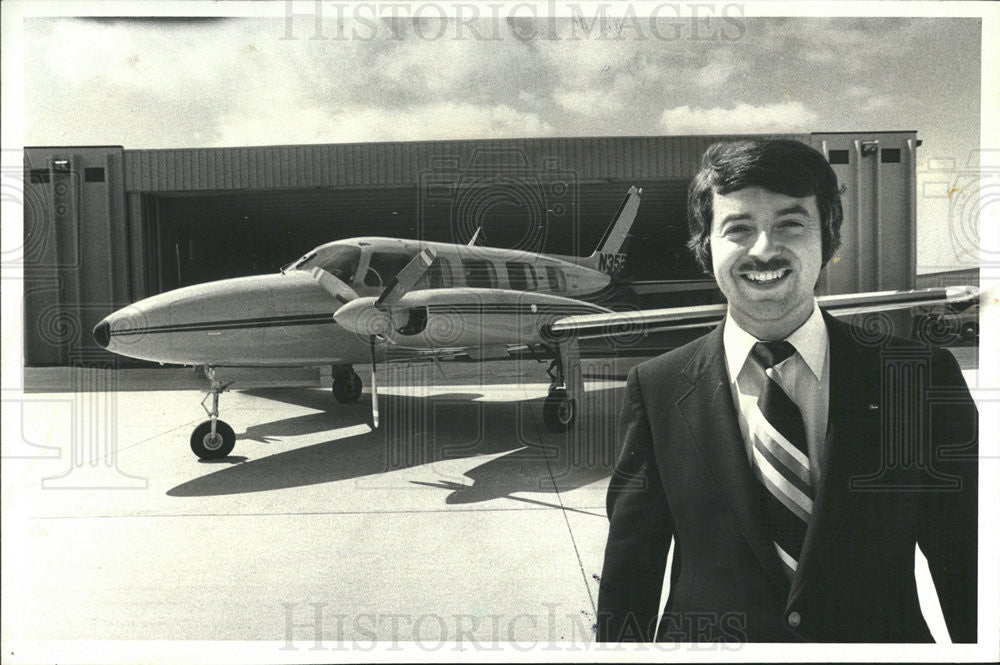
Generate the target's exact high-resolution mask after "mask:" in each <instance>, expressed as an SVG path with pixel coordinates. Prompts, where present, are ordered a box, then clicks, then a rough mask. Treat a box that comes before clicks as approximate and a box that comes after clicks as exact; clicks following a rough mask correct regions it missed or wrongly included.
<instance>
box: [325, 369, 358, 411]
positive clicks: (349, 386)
mask: <svg viewBox="0 0 1000 665" xmlns="http://www.w3.org/2000/svg"><path fill="white" fill-rule="evenodd" d="M363 388H364V386H363V385H362V383H361V377H360V376H358V374H357V372H353V371H352V372H347V373H346V374H340V375H337V376H334V377H333V397H334V399H336V400H337V401H338V402H340V403H341V404H347V403H351V402H357V401H358V399H360V398H361V391H362V390H363Z"/></svg>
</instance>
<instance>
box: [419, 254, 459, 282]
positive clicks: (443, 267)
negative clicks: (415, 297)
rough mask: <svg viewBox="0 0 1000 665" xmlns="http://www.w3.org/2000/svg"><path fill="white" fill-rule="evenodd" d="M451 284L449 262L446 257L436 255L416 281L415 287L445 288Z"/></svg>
mask: <svg viewBox="0 0 1000 665" xmlns="http://www.w3.org/2000/svg"><path fill="white" fill-rule="evenodd" d="M451 284H452V278H451V264H450V263H449V262H448V259H445V258H442V257H440V256H439V257H437V258H435V259H434V260H433V261H432V262H431V265H430V267H428V268H427V272H426V273H424V275H423V276H421V278H420V279H419V280H418V281H417V286H416V287H415V288H417V289H446V288H448V287H449V286H451Z"/></svg>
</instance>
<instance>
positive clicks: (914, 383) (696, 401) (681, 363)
mask: <svg viewBox="0 0 1000 665" xmlns="http://www.w3.org/2000/svg"><path fill="white" fill-rule="evenodd" d="M824 316H825V319H826V323H827V329H828V331H829V335H830V413H829V423H830V428H829V432H830V434H829V438H828V441H827V448H826V453H825V459H824V460H823V465H822V474H823V477H822V480H821V483H820V486H819V487H818V488H817V496H816V502H815V506H814V511H813V517H812V521H811V524H810V527H809V531H808V533H807V536H806V542H805V545H804V547H803V551H802V554H801V556H800V558H799V568H798V572H797V573H796V577H795V580H794V581H793V582H792V584H791V585H790V588H789V586H788V583H787V581H785V579H784V578H783V577H782V574H781V572H780V569H779V562H778V559H777V555H776V554H775V551H774V548H773V546H772V544H771V542H770V540H769V538H768V537H767V535H766V531H765V529H764V526H763V523H762V517H761V511H760V499H761V496H762V492H763V490H762V489H761V485H760V483H759V481H758V480H757V479H756V477H755V476H754V475H753V472H752V471H751V469H750V464H749V461H748V459H747V454H746V448H745V446H744V443H743V439H742V435H741V433H740V429H739V424H738V421H737V416H736V410H735V407H734V405H733V398H732V393H731V390H730V386H729V379H728V375H727V372H726V364H725V353H724V351H723V346H722V326H721V325H720V326H719V327H718V328H716V329H715V330H714V331H712V332H711V333H709V334H708V335H706V336H704V337H701V338H700V339H697V340H695V341H694V342H692V343H690V344H688V345H686V346H684V347H681V348H679V349H676V350H674V351H671V352H669V353H666V354H664V355H662V356H659V357H657V358H654V359H652V360H649V361H647V362H644V363H642V364H640V365H638V366H636V367H635V368H634V369H633V370H632V371H631V373H630V374H629V377H628V382H627V385H626V388H625V400H624V405H623V407H622V412H621V418H620V422H619V430H620V442H621V445H622V450H621V456H620V458H619V460H618V462H617V465H616V468H615V472H614V475H613V477H612V479H611V484H610V487H609V489H608V499H607V507H608V518H609V520H610V531H609V535H608V542H607V547H606V549H605V555H604V570H603V573H602V576H601V582H600V596H599V602H598V622H597V632H598V639H599V640H600V641H632V640H640V641H651V640H652V639H653V638H654V634H653V631H654V627H655V625H656V620H657V615H658V613H659V608H658V604H659V603H658V601H659V597H660V590H661V586H662V582H663V576H664V570H665V568H666V560H667V552H668V548H669V546H670V542H671V538H673V540H674V543H675V550H674V560H673V567H672V570H671V573H670V595H669V598H668V600H667V603H666V608H665V611H664V613H663V616H662V620H661V622H660V627H659V630H658V632H657V634H656V635H655V638H656V639H657V640H664V641H685V642H687V641H691V642H700V641H716V640H724V641H750V642H786V641H787V642H792V641H821V642H929V641H932V638H931V634H930V632H929V631H928V629H927V625H926V623H925V622H924V619H923V616H922V614H921V612H920V606H919V603H918V600H917V589H916V583H915V580H914V546H915V545H916V544H917V543H919V545H920V549H921V551H922V552H923V553H924V554H925V556H926V557H927V559H928V562H929V566H930V570H931V573H932V575H933V578H934V582H935V586H936V587H937V591H938V596H939V598H940V601H941V605H942V608H943V611H944V616H945V620H946V622H947V625H948V630H949V632H950V634H951V636H952V639H953V640H954V641H956V642H975V640H976V582H977V576H976V558H977V454H978V446H977V444H978V442H977V427H976V421H977V412H976V407H975V405H974V403H973V401H972V398H971V396H970V395H969V391H968V388H967V387H966V385H965V382H964V380H963V378H962V374H961V371H960V369H959V367H958V364H957V363H956V362H955V359H954V358H953V357H952V356H951V354H949V353H947V352H945V351H942V350H940V349H932V348H929V347H926V346H922V345H919V344H918V343H916V342H911V341H908V340H899V339H896V338H882V339H880V340H872V339H871V338H872V337H873V335H872V333H871V331H869V332H867V333H866V332H865V331H862V330H860V329H858V328H855V327H852V326H849V325H847V324H845V323H843V322H840V321H838V320H836V319H834V318H832V317H830V316H828V315H824Z"/></svg>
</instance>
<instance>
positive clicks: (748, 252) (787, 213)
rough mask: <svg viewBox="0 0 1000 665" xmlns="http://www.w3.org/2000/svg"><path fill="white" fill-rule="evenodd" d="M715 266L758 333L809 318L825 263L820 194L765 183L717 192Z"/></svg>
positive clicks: (736, 315)
mask: <svg viewBox="0 0 1000 665" xmlns="http://www.w3.org/2000/svg"><path fill="white" fill-rule="evenodd" d="M709 246H710V248H711V252H712V271H713V272H714V273H715V280H716V282H718V284H719V288H720V289H722V293H723V294H725V296H726V298H727V299H728V300H729V311H730V312H731V313H732V316H733V319H735V321H736V322H737V323H738V324H740V327H742V328H743V329H744V330H746V331H747V332H749V333H750V334H751V335H753V336H755V337H757V338H758V339H783V338H784V337H786V336H788V335H789V334H791V333H792V332H793V331H794V330H795V329H796V328H798V327H799V326H800V325H802V324H803V323H805V320H806V319H807V318H809V315H810V314H811V313H812V308H813V289H814V288H815V287H816V281H817V280H818V279H819V273H820V270H822V267H823V241H822V234H821V231H820V216H819V210H818V208H817V207H816V197H815V196H808V197H805V198H797V197H794V196H785V195H784V194H777V193H775V192H772V191H770V190H767V189H764V188H762V187H746V188H744V189H740V190H737V191H735V192H731V193H729V194H719V193H718V192H713V194H712V229H711V235H710V236H709Z"/></svg>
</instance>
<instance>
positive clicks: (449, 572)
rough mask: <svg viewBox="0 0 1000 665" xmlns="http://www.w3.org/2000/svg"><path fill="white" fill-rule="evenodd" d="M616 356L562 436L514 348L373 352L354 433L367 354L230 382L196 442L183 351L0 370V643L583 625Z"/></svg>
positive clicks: (472, 638) (349, 636)
mask: <svg viewBox="0 0 1000 665" xmlns="http://www.w3.org/2000/svg"><path fill="white" fill-rule="evenodd" d="M965 356H966V357H964V359H963V358H962V357H961V356H960V359H962V364H963V367H966V368H971V369H972V373H971V374H969V375H968V376H969V378H970V385H973V386H974V385H975V382H974V378H975V374H974V372H975V370H974V366H975V362H974V354H973V355H971V356H970V355H969V354H968V353H966V354H965ZM635 362H638V359H628V360H619V361H617V362H615V361H603V360H587V361H585V362H584V371H585V377H586V381H587V388H588V393H587V396H586V398H585V400H584V402H583V404H582V405H581V407H582V408H581V409H580V412H579V420H578V423H577V425H576V427H574V429H573V430H572V431H571V432H570V433H563V434H555V433H552V432H549V431H548V430H547V429H546V428H545V426H544V424H543V422H542V402H543V399H544V396H545V394H546V390H547V383H546V382H543V380H544V366H537V365H532V366H531V367H527V368H526V367H525V366H524V365H523V364H516V363H484V364H478V363H471V364H465V365H460V364H451V365H447V366H442V367H440V368H438V367H436V366H434V365H429V364H428V365H416V366H411V367H392V368H389V369H388V370H387V371H385V372H381V371H380V372H379V379H380V386H381V387H380V394H381V399H380V414H381V427H380V428H379V429H378V430H374V431H373V430H372V429H371V428H370V427H369V425H368V422H369V419H370V401H369V393H368V386H370V376H368V374H367V373H362V377H363V379H364V381H365V386H366V392H365V394H364V395H363V396H362V398H361V400H360V401H359V402H358V403H357V404H349V405H339V404H336V403H335V402H334V401H333V398H332V395H331V394H330V390H329V387H322V388H320V387H315V386H299V387H283V388H255V389H248V390H234V391H232V392H227V393H225V394H224V395H223V396H222V402H221V407H222V419H223V420H225V421H227V422H228V423H229V424H230V425H232V427H233V429H234V430H235V431H236V434H237V445H236V448H235V450H234V451H233V453H232V455H231V456H230V457H228V458H226V459H223V460H219V461H215V462H205V461H199V460H198V459H197V458H196V457H195V456H194V455H193V454H192V453H191V451H190V449H189V437H190V434H191V431H192V430H193V428H194V427H195V426H196V425H197V424H198V423H199V422H201V421H203V420H205V415H204V413H203V411H202V409H201V407H200V406H199V405H198V402H199V400H200V399H201V395H200V394H199V393H198V392H196V391H195V390H193V389H183V390H182V389H176V388H177V385H178V381H181V383H184V382H186V381H188V379H187V378H185V376H186V375H183V374H180V372H182V371H183V372H188V373H190V370H159V371H157V370H133V371H131V373H130V372H129V371H120V372H117V373H115V372H113V371H108V372H104V373H102V372H97V373H96V374H95V373H90V374H87V370H66V371H70V372H72V371H76V372H78V374H80V375H81V376H83V375H84V374H86V377H85V378H83V379H80V378H79V377H77V379H72V377H70V379H71V380H70V382H69V383H70V384H71V385H75V386H78V387H79V386H82V385H90V386H92V387H95V389H93V390H79V389H78V390H72V391H68V392H67V391H52V392H30V393H24V392H16V391H5V392H4V400H3V409H4V411H3V420H2V422H3V430H4V432H3V455H4V461H3V468H2V487H3V543H4V547H3V561H2V576H3V582H2V586H3V607H2V616H3V626H2V631H3V641H4V643H5V644H12V643H13V644H17V643H18V642H25V641H27V642H30V641H34V640H71V641H75V640H88V641H89V640H115V641H118V640H212V641H218V640H254V641H257V640H265V641H269V642H275V643H278V644H279V645H281V648H283V649H285V650H289V649H299V650H301V651H305V650H308V649H310V648H312V649H315V648H317V647H322V648H323V649H328V650H336V649H340V648H359V647H360V648H364V647H365V646H366V645H371V644H373V643H374V642H375V641H378V642H382V643H407V642H413V641H419V642H421V643H423V644H426V645H431V646H432V647H433V646H434V645H440V644H441V643H443V642H449V643H453V642H460V643H462V644H464V645H468V646H470V647H472V648H473V649H479V648H488V647H489V646H490V645H495V644H497V643H507V642H514V643H518V644H525V645H534V646H536V647H539V648H540V647H544V646H545V645H560V644H563V645H565V644H567V643H569V642H588V641H591V640H592V637H593V633H592V626H593V623H594V620H595V611H596V601H597V583H598V576H599V575H600V572H601V565H602V561H603V548H604V543H605V539H606V536H607V519H606V515H605V508H604V500H605V493H606V490H607V483H608V479H609V476H610V472H611V469H612V467H613V464H614V460H615V456H616V453H617V449H616V436H615V430H616V424H617V423H616V421H617V411H618V408H619V405H620V401H621V387H622V386H623V379H624V375H625V373H626V371H627V369H628V368H629V367H630V366H631V365H632V364H634V363H635ZM359 370H360V368H359ZM157 372H159V373H158V374H157ZM50 374H51V372H50ZM102 377H103V378H102ZM178 377H181V378H180V379H179V378H178ZM517 377H520V379H518V378H517ZM49 378H50V379H51V376H50V377H49ZM62 378H63V379H65V378H66V377H65V376H64V377H62ZM521 379H524V380H529V381H533V382H530V383H520V382H519V381H520V380H521ZM196 383H198V384H200V383H201V381H198V382H196ZM157 384H162V385H160V386H158V385H157ZM324 385H326V384H324ZM102 386H103V387H104V389H101V387H102ZM108 386H111V388H112V389H108ZM236 387H238V386H234V388H236ZM158 388H160V389H158ZM925 586H926V584H925ZM927 607H928V612H927V613H928V618H929V622H930V623H931V624H932V629H933V630H935V634H936V635H937V634H940V631H941V625H940V619H939V616H938V617H937V618H935V616H934V614H935V612H937V613H938V615H939V610H938V609H937V608H936V606H934V607H931V606H930V605H928V606H927ZM276 648H278V647H276ZM281 655H282V654H279V653H275V655H274V659H275V660H277V659H279V658H280V657H281ZM5 656H6V654H5ZM5 660H6V658H5Z"/></svg>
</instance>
